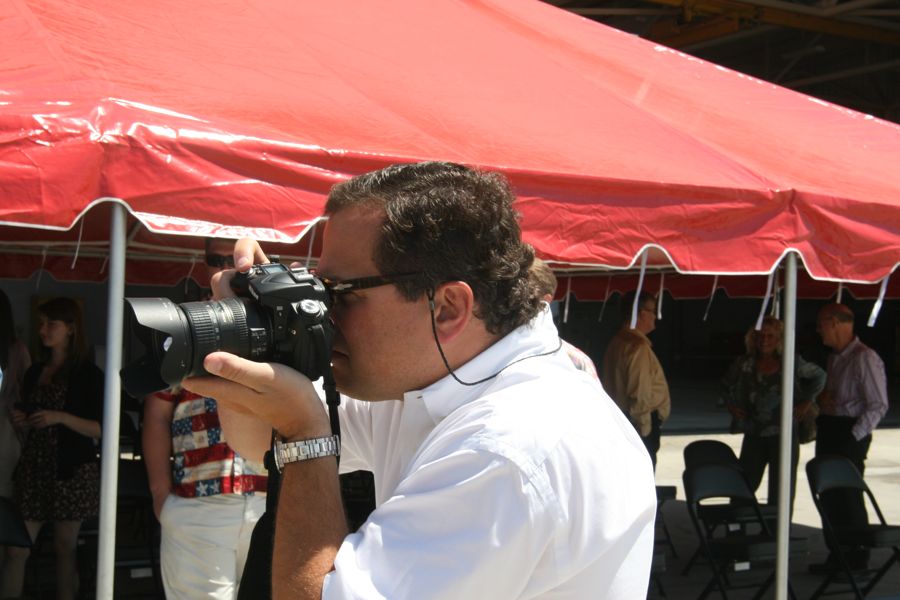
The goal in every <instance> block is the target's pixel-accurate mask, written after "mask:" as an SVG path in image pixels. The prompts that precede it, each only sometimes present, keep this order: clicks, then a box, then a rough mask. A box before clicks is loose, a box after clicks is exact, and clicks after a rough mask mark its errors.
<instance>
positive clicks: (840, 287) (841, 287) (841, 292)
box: [835, 281, 844, 304]
mask: <svg viewBox="0 0 900 600" xmlns="http://www.w3.org/2000/svg"><path fill="white" fill-rule="evenodd" d="M843 297H844V282H843V281H838V291H837V300H835V302H837V303H838V304H840V303H841V298H843Z"/></svg>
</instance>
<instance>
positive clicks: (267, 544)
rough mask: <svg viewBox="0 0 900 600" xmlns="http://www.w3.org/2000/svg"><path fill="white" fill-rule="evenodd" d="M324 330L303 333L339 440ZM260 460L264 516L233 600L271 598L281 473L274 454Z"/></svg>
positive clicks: (312, 327) (271, 444)
mask: <svg viewBox="0 0 900 600" xmlns="http://www.w3.org/2000/svg"><path fill="white" fill-rule="evenodd" d="M325 327H326V325H325V324H323V323H317V324H314V325H309V326H308V327H307V331H308V332H309V333H310V334H311V337H312V339H313V340H314V349H313V352H314V353H315V357H316V363H317V364H316V370H317V372H318V373H321V374H322V387H323V388H324V390H325V404H326V405H327V406H328V419H329V421H330V423H331V433H332V434H333V435H336V436H338V437H339V438H340V436H341V423H340V420H339V418H338V407H339V406H340V404H341V395H340V394H339V393H338V391H337V388H336V386H335V383H334V374H333V373H332V372H331V344H330V343H329V341H328V340H329V336H328V335H326V332H325ZM275 435H276V434H275V430H274V429H273V430H272V438H271V440H270V441H269V447H270V448H272V447H274V444H275ZM335 458H336V459H337V460H338V464H339V465H340V460H341V457H340V456H336V457H335ZM264 460H265V466H266V472H267V473H268V479H267V482H266V512H265V513H264V514H263V515H262V517H260V519H259V520H258V521H257V522H256V526H255V527H254V528H253V534H252V536H251V538H250V548H249V550H248V552H247V560H246V562H245V564H244V573H243V576H242V578H241V586H240V588H238V597H237V600H260V599H263V600H269V599H271V598H272V550H273V548H274V545H275V515H276V513H277V512H278V495H279V494H278V492H279V490H280V489H281V473H279V472H278V467H277V465H276V464H275V454H274V453H273V452H272V451H271V450H269V451H268V452H266V456H265V459H264Z"/></svg>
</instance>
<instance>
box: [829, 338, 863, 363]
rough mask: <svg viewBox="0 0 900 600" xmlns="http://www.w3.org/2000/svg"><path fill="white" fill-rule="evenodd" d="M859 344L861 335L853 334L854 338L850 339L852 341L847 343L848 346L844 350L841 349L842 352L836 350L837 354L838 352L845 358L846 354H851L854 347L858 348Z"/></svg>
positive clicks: (840, 356) (839, 355)
mask: <svg viewBox="0 0 900 600" xmlns="http://www.w3.org/2000/svg"><path fill="white" fill-rule="evenodd" d="M859 344H860V341H859V337H857V336H853V339H852V340H850V343H849V344H847V346H846V347H845V348H844V349H843V350H841V351H840V352H835V354H836V355H837V356H838V357H839V358H843V357H845V356H849V355H850V353H851V352H853V349H854V348H856V347H857V346H858V345H859Z"/></svg>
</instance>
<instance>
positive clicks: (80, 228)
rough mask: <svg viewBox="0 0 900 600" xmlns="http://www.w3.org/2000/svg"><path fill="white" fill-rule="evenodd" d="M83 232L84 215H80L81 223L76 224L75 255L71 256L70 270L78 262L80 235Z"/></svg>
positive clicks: (72, 269) (73, 268)
mask: <svg viewBox="0 0 900 600" xmlns="http://www.w3.org/2000/svg"><path fill="white" fill-rule="evenodd" d="M83 233H84V217H81V223H80V224H79V225H78V241H77V242H75V255H74V256H73V257H72V265H71V266H70V267H69V270H70V271H74V270H75V263H76V262H78V251H79V250H81V235H82V234H83Z"/></svg>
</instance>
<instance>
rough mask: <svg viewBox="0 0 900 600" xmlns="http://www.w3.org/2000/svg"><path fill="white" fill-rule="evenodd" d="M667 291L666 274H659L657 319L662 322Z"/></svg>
mask: <svg viewBox="0 0 900 600" xmlns="http://www.w3.org/2000/svg"><path fill="white" fill-rule="evenodd" d="M665 289H666V274H665V273H660V274H659V295H658V296H657V297H656V318H657V319H659V320H660V321H662V300H663V292H664V291H665Z"/></svg>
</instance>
